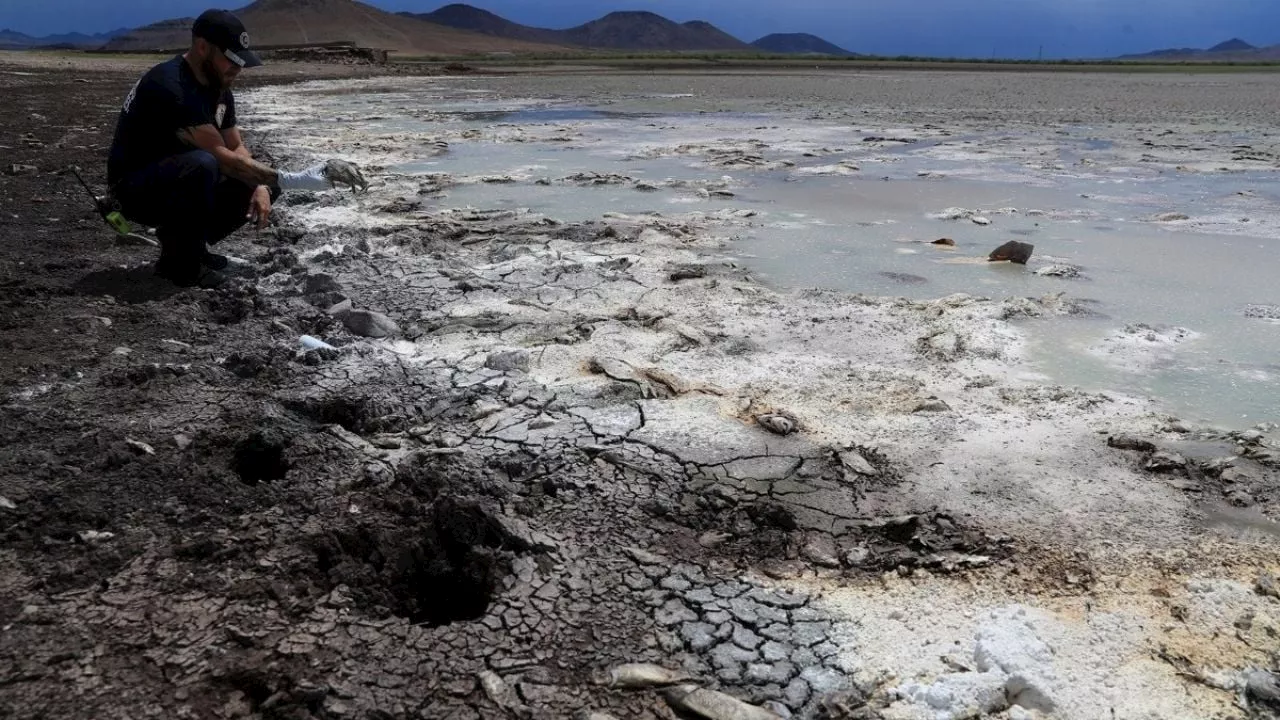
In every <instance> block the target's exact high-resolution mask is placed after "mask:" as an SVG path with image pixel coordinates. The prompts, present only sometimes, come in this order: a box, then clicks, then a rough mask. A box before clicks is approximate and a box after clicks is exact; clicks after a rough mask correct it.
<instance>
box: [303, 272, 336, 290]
mask: <svg viewBox="0 0 1280 720" xmlns="http://www.w3.org/2000/svg"><path fill="white" fill-rule="evenodd" d="M302 292H304V293H306V294H307V295H318V294H320V293H331V292H332V293H336V292H342V284H341V283H339V282H338V281H337V280H335V279H334V277H333V276H332V275H330V274H328V273H315V274H313V275H308V276H307V279H306V280H305V281H304V282H303V284H302Z"/></svg>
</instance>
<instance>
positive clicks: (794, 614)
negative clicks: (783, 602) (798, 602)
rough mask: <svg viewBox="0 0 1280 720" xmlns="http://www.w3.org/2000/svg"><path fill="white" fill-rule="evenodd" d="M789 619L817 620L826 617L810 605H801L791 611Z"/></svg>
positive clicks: (800, 620) (801, 620)
mask: <svg viewBox="0 0 1280 720" xmlns="http://www.w3.org/2000/svg"><path fill="white" fill-rule="evenodd" d="M791 619H792V620H794V621H795V622H818V621H820V620H825V619H826V618H824V617H823V616H822V613H820V612H818V611H817V610H814V609H813V608H811V607H802V608H796V609H795V610H792V611H791Z"/></svg>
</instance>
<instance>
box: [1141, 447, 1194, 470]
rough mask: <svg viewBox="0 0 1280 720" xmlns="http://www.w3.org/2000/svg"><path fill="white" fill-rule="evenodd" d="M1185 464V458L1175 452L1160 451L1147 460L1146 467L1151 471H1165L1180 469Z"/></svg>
mask: <svg viewBox="0 0 1280 720" xmlns="http://www.w3.org/2000/svg"><path fill="white" fill-rule="evenodd" d="M1186 464H1187V459H1186V458H1184V457H1182V456H1181V455H1179V454H1178V453H1175V452H1166V451H1163V450H1162V451H1160V452H1157V453H1155V454H1154V455H1152V456H1151V458H1150V459H1148V460H1147V464H1146V468H1147V469H1148V470H1150V471H1151V472H1158V473H1167V472H1173V471H1175V470H1180V469H1182V468H1183V467H1185V466H1186Z"/></svg>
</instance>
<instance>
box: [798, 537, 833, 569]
mask: <svg viewBox="0 0 1280 720" xmlns="http://www.w3.org/2000/svg"><path fill="white" fill-rule="evenodd" d="M800 554H801V555H802V556H804V558H805V559H806V560H808V561H809V562H811V563H813V564H814V565H818V566H821V567H827V568H838V567H840V558H839V557H838V556H837V555H836V547H835V542H834V541H833V540H832V539H831V538H829V537H817V538H814V539H812V540H810V541H809V542H808V543H806V544H805V546H804V547H803V548H801V550H800Z"/></svg>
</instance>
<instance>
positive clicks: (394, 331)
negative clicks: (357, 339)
mask: <svg viewBox="0 0 1280 720" xmlns="http://www.w3.org/2000/svg"><path fill="white" fill-rule="evenodd" d="M342 324H343V325H344V326H346V328H347V330H349V331H350V332H351V333H353V334H355V335H359V336H361V337H368V338H385V337H391V336H393V335H399V334H400V326H399V325H396V324H395V322H394V321H393V320H392V319H391V318H389V317H387V316H386V315H383V314H382V313H376V312H373V311H372V310H350V311H348V312H345V313H343V314H342Z"/></svg>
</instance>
